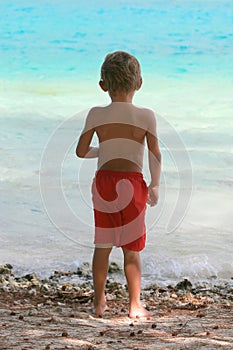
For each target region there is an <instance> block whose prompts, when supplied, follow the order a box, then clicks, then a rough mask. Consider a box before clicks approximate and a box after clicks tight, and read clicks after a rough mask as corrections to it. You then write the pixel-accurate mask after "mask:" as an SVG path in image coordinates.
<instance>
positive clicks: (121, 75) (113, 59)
mask: <svg viewBox="0 0 233 350" xmlns="http://www.w3.org/2000/svg"><path fill="white" fill-rule="evenodd" d="M101 80H102V81H103V83H104V85H105V87H106V89H107V90H108V91H109V92H110V93H115V92H119V91H120V92H121V91H122V92H125V93H129V92H132V91H135V90H137V89H138V88H139V87H140V83H141V69H140V64H139V62H138V60H137V59H136V57H134V56H132V55H130V54H129V53H127V52H124V51H115V52H113V53H110V54H108V55H107V56H106V57H105V60H104V63H103V64H102V67H101Z"/></svg>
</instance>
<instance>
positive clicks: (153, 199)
mask: <svg viewBox="0 0 233 350" xmlns="http://www.w3.org/2000/svg"><path fill="white" fill-rule="evenodd" d="M158 199H159V187H158V186H155V187H152V186H151V185H150V186H148V199H147V204H149V205H150V206H151V207H153V206H155V205H156V204H157V203H158Z"/></svg>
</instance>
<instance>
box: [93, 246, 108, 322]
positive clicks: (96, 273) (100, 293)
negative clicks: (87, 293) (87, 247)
mask: <svg viewBox="0 0 233 350" xmlns="http://www.w3.org/2000/svg"><path fill="white" fill-rule="evenodd" d="M111 250H112V248H95V250H94V254H93V261H92V273H93V283H94V292H95V297H94V306H95V311H94V312H95V314H96V315H97V316H102V315H103V313H104V311H105V310H106V308H107V304H106V297H105V293H104V289H105V283H106V279H107V273H108V258H109V254H110V253H111Z"/></svg>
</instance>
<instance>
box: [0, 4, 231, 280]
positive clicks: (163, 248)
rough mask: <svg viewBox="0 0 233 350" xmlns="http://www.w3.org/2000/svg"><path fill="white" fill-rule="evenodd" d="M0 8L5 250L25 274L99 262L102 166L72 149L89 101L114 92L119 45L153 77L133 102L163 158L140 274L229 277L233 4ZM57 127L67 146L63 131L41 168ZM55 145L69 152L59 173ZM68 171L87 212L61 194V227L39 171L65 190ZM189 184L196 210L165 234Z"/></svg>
mask: <svg viewBox="0 0 233 350" xmlns="http://www.w3.org/2000/svg"><path fill="white" fill-rule="evenodd" d="M0 13H1V17H0V37H1V42H0V92H1V95H0V122H1V129H0V140H1V146H0V155H1V166H0V167H1V173H0V174H1V175H0V186H1V213H2V219H1V235H0V243H1V245H0V246H1V248H0V249H1V260H2V261H4V262H12V263H14V264H15V266H16V269H17V270H18V271H22V270H23V271H29V270H36V271H39V272H41V273H47V272H48V271H50V270H53V269H54V268H55V267H56V268H62V267H65V268H70V267H74V266H76V265H78V264H79V263H81V262H82V261H84V260H85V261H90V259H91V253H92V245H91V242H92V233H93V227H92V225H93V218H92V211H91V199H90V191H89V184H90V181H91V179H92V176H93V174H94V171H95V166H96V164H95V162H89V163H86V162H84V163H83V162H81V161H80V160H77V159H75V157H74V145H75V142H76V141H77V138H78V135H79V133H80V130H81V128H82V125H83V122H84V118H85V112H82V111H86V110H87V109H88V108H90V107H91V106H92V105H96V104H104V103H107V102H108V97H107V95H104V94H103V93H102V92H101V91H100V90H99V88H98V80H99V70H100V65H101V63H102V61H103V59H104V57H105V55H106V54H107V53H108V52H112V51H114V50H118V49H120V50H125V51H129V52H131V53H132V54H134V55H136V56H137V58H138V59H139V61H140V63H141V66H142V74H143V80H144V83H143V87H142V89H141V91H139V92H138V93H137V94H136V96H135V103H136V104H140V105H146V106H148V107H150V108H153V109H154V110H155V111H156V112H157V113H158V132H159V138H160V144H161V150H162V155H163V176H162V185H161V202H160V205H159V207H158V208H157V209H156V210H155V211H153V210H152V209H149V208H148V215H147V224H148V225H147V226H148V242H147V249H146V250H145V251H144V252H143V254H142V257H143V263H144V271H145V274H144V279H145V281H148V279H153V281H160V282H162V281H165V282H166V281H170V280H177V279H180V278H182V277H184V276H185V277H189V278H191V279H193V280H199V279H201V280H203V279H210V278H224V279H230V278H231V277H232V276H233V261H232V250H233V239H232V224H233V222H232V215H231V211H232V209H231V208H232V199H231V197H232V175H233V167H232V165H233V158H232V111H233V102H232V96H233V74H232V73H233V64H232V51H233V48H232V38H233V31H232V23H233V5H232V3H231V2H230V1H221V2H220V1H184V0H180V1H144V2H143V3H142V2H141V1H118V2H115V1H114V2H113V1H103V0H101V1H98V2H97V3H96V2H94V1H89V2H83V1H74V0H73V1H72V0H70V1H61V0H59V1H55V0H51V1H43V0H42V1H40V2H38V1H35V0H34V1H33V0H32V1H16V0H14V1H8V2H3V1H0ZM75 113H76V114H77V117H76V119H75V124H72V123H71V124H70V122H69V121H70V117H72V116H73V115H74V114H75ZM165 121H166V123H165ZM60 123H64V124H63V125H62V126H61V130H67V134H65V135H66V136H67V137H68V141H69V142H68V143H67V144H65V143H64V142H63V140H57V143H56V147H55V146H53V147H52V149H49V150H50V151H51V153H50V156H51V158H50V161H51V163H50V165H49V166H48V164H47V168H43V167H42V168H41V158H42V154H43V151H44V150H48V141H49V140H50V139H51V135H52V133H54V131H55V130H56V128H57V127H58V126H59V125H60ZM59 130H60V129H58V131H59ZM55 135H56V132H55ZM175 137H178V139H179V140H180V142H181V143H180V144H179V147H181V151H182V152H183V153H182V152H181V155H182V157H183V158H182V161H183V163H182V162H181V163H180V165H179V166H181V167H183V168H182V171H183V172H184V173H185V171H186V173H189V179H188V180H189V182H187V181H186V182H185V186H186V187H184V186H183V187H182V186H181V182H180V178H181V177H182V176H183V175H182V172H180V173H179V169H178V168H179V167H178V165H177V164H178V162H179V159H178V153H175V151H174V145H173V144H172V141H173V140H174V138H175ZM69 138H70V140H69ZM46 145H47V148H46ZM64 145H65V146H64ZM63 146H64V147H63ZM62 147H63V148H62ZM59 152H63V153H62V156H63V158H64V159H63V162H62V166H61V168H60V169H57V168H56V166H57V164H56V162H55V160H56V159H57V158H58V154H59ZM186 156H187V159H188V158H189V159H190V163H187V159H186V158H185V157H186ZM185 159H186V163H185ZM177 167H178V168H177ZM177 169H178V170H177ZM43 171H44V172H43ZM188 171H189V172H188ZM61 173H62V180H61V184H62V188H63V193H64V198H65V201H66V202H67V203H68V205H69V207H70V208H71V211H73V212H74V213H75V215H76V218H78V220H76V221H74V222H73V221H72V220H70V221H69V219H68V217H67V216H66V215H65V212H63V211H62V210H61V208H60V207H59V206H58V205H56V204H55V203H54V208H55V209H56V211H57V213H58V216H59V218H60V219H61V221H62V223H60V224H59V227H58V228H59V229H57V227H56V226H57V222H54V220H52V222H50V221H49V219H48V217H47V214H46V210H47V211H48V215H50V214H51V213H50V208H49V210H48V208H44V206H43V203H42V200H41V196H40V186H39V176H40V174H42V176H43V180H44V184H45V189H46V191H47V193H50V191H51V193H52V194H54V196H55V195H56V193H57V188H58V186H59V182H57V181H60V178H59V176H60V174H61ZM190 173H191V176H190ZM145 176H146V177H147V176H148V173H147V172H146V171H145ZM55 180H56V181H55ZM180 187H182V191H183V190H184V191H183V192H182V193H183V195H184V197H183V198H184V200H186V202H187V203H186V202H185V203H186V207H185V208H183V207H182V208H183V209H182V210H183V216H182V215H181V213H179V214H177V215H180V216H181V218H182V220H181V222H180V225H179V226H178V227H177V229H176V230H174V231H173V232H172V233H168V230H167V225H168V221H169V217H170V216H171V212H172V208H174V207H175V206H176V198H177V196H178V194H179V189H180ZM80 188H81V190H80ZM52 189H54V190H55V192H52ZM185 195H186V197H185ZM187 196H189V201H187ZM54 198H55V197H54ZM185 198H186V199H185ZM45 209H46V210H45ZM53 214H54V213H53ZM55 214H56V213H55ZM55 214H54V215H55ZM50 217H51V215H50ZM55 221H56V220H55ZM114 254H115V255H114ZM114 254H113V256H114V259H116V260H120V259H121V256H120V253H119V252H118V251H116V252H114Z"/></svg>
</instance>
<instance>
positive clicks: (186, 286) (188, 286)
mask: <svg viewBox="0 0 233 350" xmlns="http://www.w3.org/2000/svg"><path fill="white" fill-rule="evenodd" d="M175 288H176V289H183V290H187V289H191V288H192V283H191V282H190V281H189V280H188V279H187V278H185V279H184V280H183V281H181V282H179V283H177V285H176V286H175Z"/></svg>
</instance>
